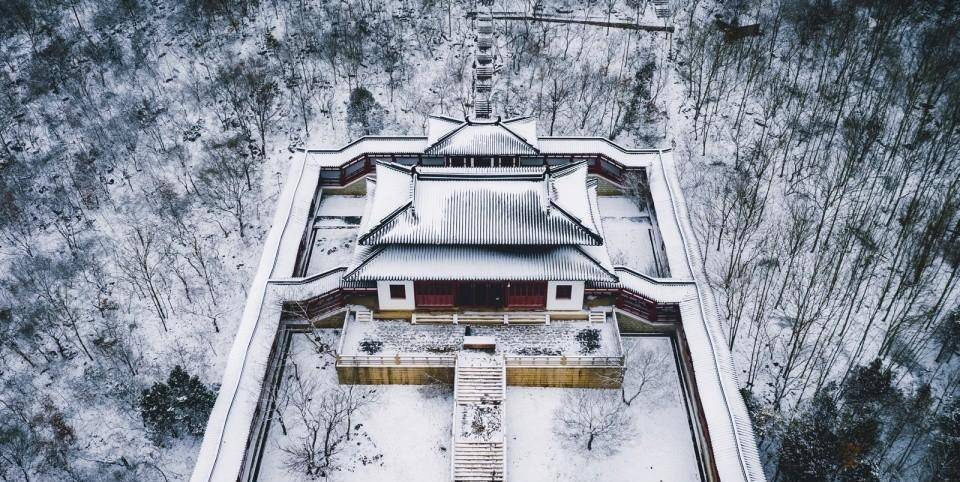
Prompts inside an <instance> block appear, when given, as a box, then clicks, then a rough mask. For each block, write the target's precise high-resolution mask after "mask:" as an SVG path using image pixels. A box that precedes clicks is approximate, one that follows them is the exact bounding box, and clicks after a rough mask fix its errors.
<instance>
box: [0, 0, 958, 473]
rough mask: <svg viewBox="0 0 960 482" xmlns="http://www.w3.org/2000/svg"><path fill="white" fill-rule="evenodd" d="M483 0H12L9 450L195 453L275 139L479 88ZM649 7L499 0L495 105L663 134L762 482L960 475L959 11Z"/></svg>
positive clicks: (3, 75)
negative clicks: (614, 22) (513, 15)
mask: <svg viewBox="0 0 960 482" xmlns="http://www.w3.org/2000/svg"><path fill="white" fill-rule="evenodd" d="M501 3H502V5H501ZM538 3H541V2H534V1H532V0H531V1H515V2H498V8H499V7H502V8H503V9H505V10H516V11H533V10H534V9H535V8H541V7H538V6H537V5H536V4H538ZM546 3H548V4H549V3H550V2H546ZM556 3H558V5H559V4H560V3H563V2H556ZM567 3H569V2H567ZM474 8H475V5H474V4H473V2H471V1H454V0H395V1H390V2H374V1H365V0H340V1H334V0H297V1H291V0H216V1H214V0H186V1H176V2H174V1H166V0H102V1H100V0H97V1H92V0H71V1H67V2H59V1H53V0H7V1H3V2H0V60H2V63H0V83H2V89H0V479H2V480H31V481H32V480H106V479H110V480H164V481H166V480H185V479H188V478H189V476H190V472H191V470H192V467H193V463H194V461H195V458H196V452H197V449H198V447H199V440H200V439H199V437H201V436H202V434H203V429H204V428H205V421H206V416H207V414H208V413H209V411H210V408H211V407H212V404H213V401H214V400H215V397H216V391H217V388H218V387H217V384H218V382H219V380H220V378H221V376H222V374H223V369H224V365H225V363H226V357H227V353H228V352H229V349H230V345H231V343H232V341H233V338H234V336H235V334H236V329H237V324H238V322H239V315H240V312H241V311H242V309H243V304H244V300H245V297H246V292H245V286H246V285H247V284H248V283H249V281H250V278H251V277H252V276H253V272H254V269H255V266H256V263H257V259H258V257H259V253H260V252H261V250H262V242H263V239H264V237H265V234H266V232H267V230H268V229H269V228H270V226H269V222H270V220H271V216H272V213H273V208H274V202H275V200H276V197H277V194H278V192H279V190H280V188H281V187H282V183H283V181H284V180H283V175H284V173H285V172H286V169H287V163H288V162H289V160H290V159H292V158H293V157H294V156H296V155H297V151H296V149H297V148H298V147H302V146H310V147H320V146H338V145H342V144H344V143H346V142H348V141H349V140H350V139H353V138H356V137H358V136H361V135H373V134H417V135H419V134H421V133H422V132H423V130H424V128H425V126H426V120H427V116H428V115H429V114H434V113H436V114H446V115H450V116H455V117H463V116H465V115H467V114H468V113H469V112H470V109H471V105H470V93H471V55H472V54H471V52H472V46H473V42H474V38H475V32H474V30H473V28H472V23H471V18H470V15H468V13H469V12H470V11H471V10H472V9H474ZM546 8H554V7H553V6H552V4H550V5H548V6H547V7H546ZM660 13H661V16H660V17H658V16H657V15H656V14H655V5H654V3H653V2H652V1H645V0H643V1H641V0H621V1H616V0H614V1H591V2H584V3H583V4H582V5H578V6H577V7H576V9H575V11H574V13H573V14H572V15H586V14H589V15H591V16H592V17H595V18H603V17H606V18H614V17H616V18H618V19H628V20H630V21H634V22H638V23H647V24H659V25H663V24H667V25H672V26H674V27H675V29H674V31H673V32H672V33H669V32H664V31H644V30H633V29H624V28H615V27H601V26H596V25H590V24H586V23H563V22H554V23H547V22H532V21H517V20H497V21H495V31H496V34H495V37H496V57H497V64H498V65H500V66H501V67H500V69H499V72H498V74H497V76H496V82H495V84H494V88H493V92H494V95H493V104H494V112H495V113H498V114H500V115H503V116H508V117H509V116H515V115H528V114H529V115H534V116H536V117H537V118H538V130H539V134H540V135H541V136H544V135H590V136H602V137H608V138H610V139H612V140H614V141H615V142H618V143H620V144H622V145H625V146H631V147H654V148H657V147H659V148H672V149H673V150H674V152H675V156H676V157H677V159H678V162H679V164H680V166H681V168H682V169H681V170H682V172H681V175H682V182H683V184H684V186H683V187H684V193H685V195H686V197H687V201H688V206H689V210H690V213H691V217H692V224H693V225H694V226H695V229H696V230H697V231H698V232H697V235H698V237H699V239H698V241H699V244H700V248H701V250H702V253H701V254H702V258H703V259H704V266H703V268H704V270H705V272H706V273H707V276H708V278H709V280H710V282H711V284H712V285H713V287H714V289H715V292H716V295H717V301H718V305H719V306H720V307H721V313H722V315H723V318H724V321H725V324H726V325H725V328H726V329H727V330H728V333H727V335H728V339H729V342H730V346H731V348H732V349H733V351H734V353H735V360H736V362H737V368H738V370H739V371H740V373H739V382H740V384H741V386H742V388H743V390H742V391H743V395H744V397H745V399H746V400H747V402H748V406H749V407H750V410H751V416H752V417H753V420H754V423H755V427H756V430H757V434H758V440H759V442H760V448H761V453H762V454H763V457H764V464H765V466H766V471H767V475H768V477H769V478H770V479H771V480H784V481H794V480H810V481H819V480H851V481H852V480H949V479H954V480H956V479H960V464H958V462H957V460H956V457H955V455H954V454H956V453H957V451H958V450H960V448H958V440H960V402H957V394H958V388H960V367H958V363H960V361H958V360H960V356H957V355H958V352H960V295H958V286H957V285H958V283H960V129H958V127H960V74H958V73H957V71H956V68H955V66H956V65H958V64H960V43H958V42H957V41H956V37H957V35H958V30H960V8H958V6H957V5H956V4H955V3H953V2H950V1H948V0H929V1H919V2H902V1H885V0H875V1H868V0H858V1H849V0H838V1H829V0H825V1H818V0H770V1H764V2H759V1H725V2H721V1H718V0H676V1H675V2H672V3H671V8H670V10H669V12H668V14H669V15H668V16H666V17H665V16H663V15H662V13H663V12H660ZM655 362H656V360H651V363H655ZM634 368H636V369H638V370H640V368H637V367H634ZM618 395H620V394H618ZM622 395H623V397H624V398H625V399H626V398H628V397H629V396H630V393H627V392H624V393H623V394H622ZM618 398H619V397H618ZM584 443H588V442H584ZM314 455H315V453H311V457H313V456H314Z"/></svg>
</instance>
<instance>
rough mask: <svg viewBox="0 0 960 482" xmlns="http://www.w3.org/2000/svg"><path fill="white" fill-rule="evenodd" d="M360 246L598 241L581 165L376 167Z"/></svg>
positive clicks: (593, 209) (584, 168)
mask: <svg viewBox="0 0 960 482" xmlns="http://www.w3.org/2000/svg"><path fill="white" fill-rule="evenodd" d="M376 169H377V177H376V181H375V183H374V184H375V185H374V186H372V187H373V189H372V190H371V191H372V192H371V191H368V197H367V203H368V204H367V207H366V209H365V215H364V220H363V222H362V224H361V228H360V236H359V239H358V242H359V244H362V245H382V244H392V243H396V244H456V245H467V244H472V245H563V244H570V245H601V244H603V233H602V231H601V223H600V217H599V212H598V211H597V209H596V207H595V203H594V202H592V201H591V196H596V194H595V192H594V191H593V190H591V189H590V187H591V185H592V182H591V181H588V180H587V166H586V164H583V163H576V164H570V165H566V166H562V167H548V166H534V167H518V168H442V167H420V166H400V165H396V164H390V163H378V164H377V168H376Z"/></svg>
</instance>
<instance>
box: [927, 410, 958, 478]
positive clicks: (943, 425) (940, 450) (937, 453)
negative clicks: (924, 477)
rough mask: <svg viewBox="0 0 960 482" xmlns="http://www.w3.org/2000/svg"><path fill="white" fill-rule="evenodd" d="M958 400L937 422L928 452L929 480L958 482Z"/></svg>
mask: <svg viewBox="0 0 960 482" xmlns="http://www.w3.org/2000/svg"><path fill="white" fill-rule="evenodd" d="M957 454H960V399H957V400H954V402H953V403H952V404H950V406H949V407H947V409H946V410H945V411H944V413H943V414H942V415H940V418H939V420H937V431H936V433H935V434H934V436H933V443H932V447H931V450H930V459H931V462H932V463H931V465H932V467H931V470H930V473H931V480H960V457H957Z"/></svg>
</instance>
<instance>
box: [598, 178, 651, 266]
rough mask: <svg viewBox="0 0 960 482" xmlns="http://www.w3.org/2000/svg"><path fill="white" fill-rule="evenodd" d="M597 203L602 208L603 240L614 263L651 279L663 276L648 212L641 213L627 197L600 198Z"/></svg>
mask: <svg viewBox="0 0 960 482" xmlns="http://www.w3.org/2000/svg"><path fill="white" fill-rule="evenodd" d="M597 203H598V204H599V206H600V218H601V222H602V223H603V235H604V239H605V240H606V242H607V250H608V251H609V252H610V260H611V261H613V264H614V265H616V266H626V267H628V268H631V269H633V270H635V271H639V272H641V273H644V274H648V275H650V276H661V274H660V273H658V271H657V263H656V258H655V255H654V247H653V244H652V243H651V242H650V239H651V234H652V233H651V230H652V229H653V225H652V224H651V222H650V215H649V213H647V212H645V211H641V210H640V208H639V207H638V206H637V205H636V203H634V202H633V200H631V199H630V198H628V197H626V196H600V197H599V198H597Z"/></svg>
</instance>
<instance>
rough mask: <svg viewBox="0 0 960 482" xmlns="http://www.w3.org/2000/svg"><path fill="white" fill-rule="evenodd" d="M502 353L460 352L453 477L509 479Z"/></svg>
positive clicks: (471, 480) (466, 481)
mask: <svg viewBox="0 0 960 482" xmlns="http://www.w3.org/2000/svg"><path fill="white" fill-rule="evenodd" d="M505 370H506V369H505V364H504V360H503V356H502V355H493V354H487V353H483V352H474V351H461V352H460V354H458V355H457V368H456V377H455V382H454V404H455V405H454V410H453V418H454V420H453V454H452V457H451V459H452V463H451V478H452V480H454V481H456V482H460V481H463V482H480V481H503V480H505V479H506V461H507V452H506V439H505V437H504V431H505V427H504V424H505V422H506V418H505V412H504V403H503V402H504V398H505V396H506V371H505Z"/></svg>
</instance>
